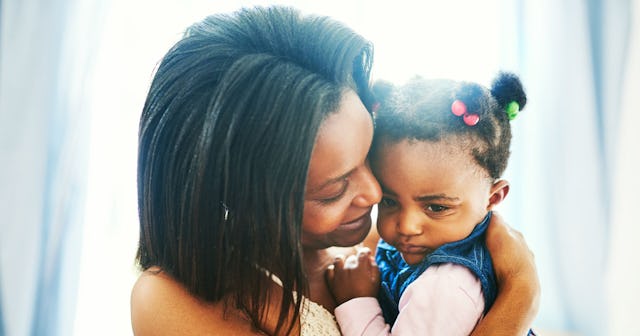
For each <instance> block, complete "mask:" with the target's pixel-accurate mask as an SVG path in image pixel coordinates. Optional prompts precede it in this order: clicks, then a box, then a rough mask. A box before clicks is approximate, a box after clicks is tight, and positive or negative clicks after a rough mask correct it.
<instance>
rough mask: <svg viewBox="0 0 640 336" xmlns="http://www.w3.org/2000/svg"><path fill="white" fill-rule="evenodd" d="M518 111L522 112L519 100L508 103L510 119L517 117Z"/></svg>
mask: <svg viewBox="0 0 640 336" xmlns="http://www.w3.org/2000/svg"><path fill="white" fill-rule="evenodd" d="M518 112H520V105H519V104H518V102H515V101H512V102H510V103H509V105H507V117H509V120H513V119H515V118H516V116H517V115H518Z"/></svg>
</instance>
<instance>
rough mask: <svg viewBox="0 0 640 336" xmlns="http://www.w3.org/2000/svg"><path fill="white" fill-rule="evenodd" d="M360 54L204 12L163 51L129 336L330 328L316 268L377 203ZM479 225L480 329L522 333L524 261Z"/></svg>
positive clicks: (506, 237)
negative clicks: (490, 290)
mask: <svg viewBox="0 0 640 336" xmlns="http://www.w3.org/2000/svg"><path fill="white" fill-rule="evenodd" d="M371 57H372V47H371V45H370V44H369V43H368V42H367V41H366V40H364V39H363V38H362V37H360V36H359V35H357V34H356V33H354V32H353V31H352V30H350V29H349V28H347V27H345V26H343V25H341V24H339V23H337V22H335V21H333V20H331V19H329V18H326V17H314V16H308V17H303V16H300V14H299V13H298V12H297V11H295V10H292V9H287V8H280V7H273V8H266V9H265V8H258V9H246V10H242V11H239V12H236V13H234V14H231V15H216V16H211V17H208V18H206V19H205V20H203V21H202V22H199V23H197V24H195V25H193V26H191V27H190V28H189V29H188V30H187V32H186V34H185V36H184V38H183V39H182V40H180V41H179V42H178V43H177V44H176V45H175V46H174V47H173V48H172V49H171V50H170V51H169V52H168V53H167V55H166V56H165V57H164V59H163V60H162V62H161V64H160V66H159V67H158V69H157V72H156V74H155V77H154V80H153V82H152V84H151V88H150V91H149V94H148V97H147V101H146V103H145V107H144V111H143V113H142V117H141V122H140V142H139V159H138V197H139V215H140V223H141V224H140V225H141V226H140V230H141V231H140V245H139V250H138V262H139V264H140V266H141V268H142V269H143V270H144V272H143V274H142V275H141V276H140V278H139V280H138V281H137V283H136V285H135V286H134V288H133V291H132V301H131V309H132V325H133V329H134V332H135V333H136V334H137V335H163V334H166V335H174V334H185V335H190V334H194V335H205V334H216V335H224V334H229V335H243V334H247V335H254V334H261V333H266V334H269V335H288V334H300V333H303V334H321V333H326V334H332V333H333V334H335V333H338V330H337V327H336V325H335V321H334V320H333V318H332V315H331V312H332V311H333V308H334V307H335V302H334V301H333V298H332V297H331V295H330V293H329V291H328V289H327V286H326V283H325V281H324V271H325V270H326V267H327V266H328V265H329V264H332V263H333V260H334V258H335V256H336V254H337V253H344V252H345V251H350V249H349V248H350V247H352V246H354V245H356V244H358V243H360V242H361V241H362V240H363V239H364V238H365V237H366V236H367V234H368V233H369V230H370V227H371V218H370V211H371V207H372V206H373V205H374V204H376V203H377V202H378V201H379V200H380V197H381V192H380V187H379V185H378V183H377V182H376V180H375V179H374V177H373V175H372V174H371V171H370V170H369V166H368V163H367V161H366V157H367V153H368V150H369V146H370V145H371V140H372V136H373V123H372V120H371V116H370V114H369V112H368V111H370V109H371V106H372V104H373V102H372V99H371V95H370V91H369V71H370V65H371ZM491 227H492V229H491V231H490V232H489V238H488V240H489V241H488V244H489V248H490V251H491V253H492V256H494V260H495V264H496V271H497V273H498V277H499V278H500V279H499V280H501V287H500V293H499V296H498V299H497V301H496V304H495V305H494V308H492V310H491V311H490V312H489V314H488V316H487V318H486V319H485V320H484V321H483V322H481V323H480V325H479V326H478V328H477V329H476V331H477V332H478V334H482V333H483V331H484V332H485V333H488V332H491V333H493V334H496V333H505V334H507V333H514V332H520V331H524V330H526V328H527V327H528V324H529V323H530V322H531V320H532V318H533V315H534V314H535V310H536V308H537V302H536V301H537V294H538V283H537V278H536V274H535V267H534V266H533V260H532V256H531V255H530V253H529V251H528V249H527V247H526V244H524V242H523V240H522V238H521V237H514V236H513V235H511V234H510V233H509V229H508V228H507V227H506V226H505V225H503V224H501V222H500V221H499V220H497V221H496V222H494V223H492V226H491ZM340 248H343V249H340ZM345 248H346V250H345ZM292 293H293V294H292ZM307 298H308V299H307Z"/></svg>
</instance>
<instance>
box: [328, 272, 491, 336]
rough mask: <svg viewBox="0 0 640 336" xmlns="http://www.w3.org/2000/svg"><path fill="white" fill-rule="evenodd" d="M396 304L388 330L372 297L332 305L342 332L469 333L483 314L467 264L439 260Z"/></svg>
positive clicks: (476, 284) (477, 288)
mask: <svg viewBox="0 0 640 336" xmlns="http://www.w3.org/2000/svg"><path fill="white" fill-rule="evenodd" d="M398 308H399V311H400V312H399V314H398V318H397V319H396V322H395V324H394V325H393V327H392V328H391V332H389V325H388V324H386V323H385V321H384V318H383V317H382V310H381V309H380V305H378V301H377V300H376V298H373V297H360V298H355V299H352V300H349V301H347V302H345V303H343V304H341V305H340V306H338V307H337V308H336V309H335V315H336V320H337V321H338V324H339V325H340V329H341V331H342V334H343V335H345V336H351V335H469V334H471V332H472V331H473V328H474V327H475V326H476V324H477V323H478V321H480V319H481V318H482V313H483V311H484V296H483V295H482V286H481V285H480V281H479V280H478V279H477V278H476V276H475V275H474V274H473V273H471V271H470V270H469V269H468V268H466V267H464V266H461V265H457V264H439V265H433V266H431V267H429V268H427V270H426V271H425V272H424V273H422V275H420V277H418V278H417V279H416V280H415V281H414V282H413V283H412V284H410V285H409V286H408V287H407V289H406V290H405V292H404V293H403V294H402V297H401V298H400V304H399V306H398Z"/></svg>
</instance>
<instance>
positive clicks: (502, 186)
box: [487, 180, 509, 210]
mask: <svg viewBox="0 0 640 336" xmlns="http://www.w3.org/2000/svg"><path fill="white" fill-rule="evenodd" d="M508 193H509V182H507V180H498V181H496V182H495V183H494V184H493V185H492V186H491V191H490V195H489V205H488V206H487V210H492V209H493V207H495V206H496V205H498V204H500V202H502V200H504V198H505V197H507V194H508Z"/></svg>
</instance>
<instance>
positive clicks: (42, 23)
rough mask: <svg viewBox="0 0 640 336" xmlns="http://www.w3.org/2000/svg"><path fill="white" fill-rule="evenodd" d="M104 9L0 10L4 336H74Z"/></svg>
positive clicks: (30, 5) (36, 5)
mask: <svg viewBox="0 0 640 336" xmlns="http://www.w3.org/2000/svg"><path fill="white" fill-rule="evenodd" d="M101 3H102V2H101V1H98V2H93V3H92V4H88V3H87V2H83V1H80V0H73V1H65V0H53V1H49V0H11V1H3V2H2V11H1V12H0V15H1V16H0V22H1V23H2V30H1V38H0V62H1V63H0V69H2V71H1V72H0V157H2V164H1V165H0V186H2V189H0V213H2V216H3V218H2V220H0V232H1V233H2V234H1V235H0V257H1V259H0V298H1V299H2V300H1V301H0V306H1V308H0V312H1V313H2V314H1V315H2V318H3V324H4V326H3V328H4V330H3V334H6V335H69V334H72V332H73V323H74V317H75V303H76V293H77V287H78V286H77V284H78V276H79V269H78V267H79V260H80V255H81V248H82V242H81V232H82V226H83V223H82V217H83V209H84V197H85V190H86V176H87V172H86V169H87V162H88V148H89V137H88V134H89V133H88V129H89V125H90V111H89V109H88V108H87V107H88V101H89V99H90V96H91V80H90V79H91V71H92V68H91V64H92V60H93V58H95V55H96V51H97V46H98V41H99V40H100V26H101V17H102V15H103V13H102V12H101V11H100V10H99V8H100V7H99V6H100V4H101Z"/></svg>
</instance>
